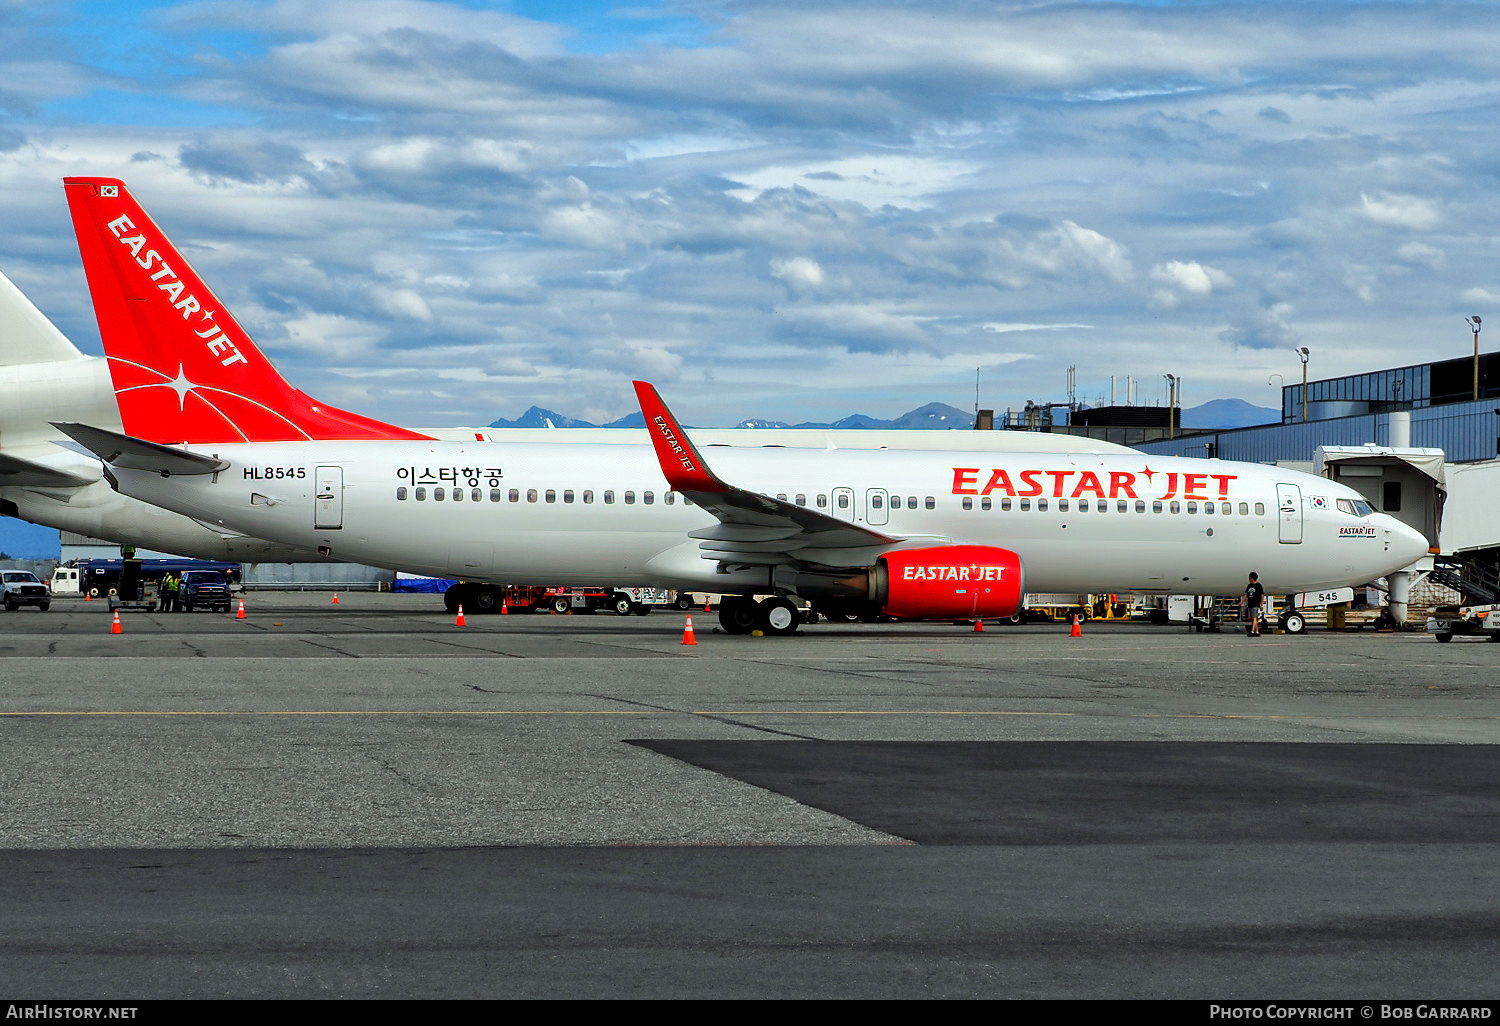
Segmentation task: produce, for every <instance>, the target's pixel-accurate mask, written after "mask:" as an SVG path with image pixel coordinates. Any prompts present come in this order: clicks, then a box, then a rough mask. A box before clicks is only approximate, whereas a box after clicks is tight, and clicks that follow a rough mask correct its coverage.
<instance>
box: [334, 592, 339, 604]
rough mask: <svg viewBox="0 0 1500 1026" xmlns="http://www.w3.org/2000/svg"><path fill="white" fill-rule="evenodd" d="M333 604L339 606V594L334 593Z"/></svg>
mask: <svg viewBox="0 0 1500 1026" xmlns="http://www.w3.org/2000/svg"><path fill="white" fill-rule="evenodd" d="M333 604H334V605H338V604H339V593H338V592H334V593H333Z"/></svg>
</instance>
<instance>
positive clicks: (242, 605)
mask: <svg viewBox="0 0 1500 1026" xmlns="http://www.w3.org/2000/svg"><path fill="white" fill-rule="evenodd" d="M234 618H235V619H236V620H243V619H244V618H245V600H244V599H240V611H239V612H238V613H235V614H234Z"/></svg>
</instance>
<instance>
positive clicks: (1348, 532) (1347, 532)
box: [1339, 524, 1375, 538]
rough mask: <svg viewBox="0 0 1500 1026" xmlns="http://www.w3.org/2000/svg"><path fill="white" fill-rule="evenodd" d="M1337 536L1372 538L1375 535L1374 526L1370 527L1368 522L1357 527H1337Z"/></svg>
mask: <svg viewBox="0 0 1500 1026" xmlns="http://www.w3.org/2000/svg"><path fill="white" fill-rule="evenodd" d="M1339 537H1340V538H1373V537H1375V528H1373V527H1371V526H1370V525H1369V524H1360V525H1359V526H1358V527H1341V528H1339Z"/></svg>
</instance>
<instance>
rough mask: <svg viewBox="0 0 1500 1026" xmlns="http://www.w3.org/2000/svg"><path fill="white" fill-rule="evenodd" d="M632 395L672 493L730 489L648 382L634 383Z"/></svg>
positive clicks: (709, 492) (709, 491)
mask: <svg viewBox="0 0 1500 1026" xmlns="http://www.w3.org/2000/svg"><path fill="white" fill-rule="evenodd" d="M631 384H633V385H634V386H635V395H636V398H637V399H638V400H640V404H641V415H642V416H644V417H645V418H646V431H647V433H648V434H650V436H651V445H652V447H653V448H655V450H656V459H657V461H658V462H659V463H661V472H662V474H663V476H665V477H666V479H667V484H669V485H671V486H672V489H673V491H678V492H688V493H691V492H700V493H705V494H711V493H715V492H727V491H729V486H728V485H726V484H725V483H724V482H723V481H721V480H719V478H718V476H717V475H715V474H714V472H713V471H712V470H709V469H708V464H706V463H705V462H703V456H702V455H701V454H700V453H699V452H698V447H697V446H695V445H694V444H693V441H692V439H690V438H689V437H688V436H687V432H686V431H684V430H682V425H681V424H679V423H677V418H676V417H674V416H672V411H671V410H669V409H667V404H666V403H664V402H662V399H661V396H659V395H657V394H656V388H655V387H654V386H653V385H652V384H651V383H650V382H648V381H633V382H631Z"/></svg>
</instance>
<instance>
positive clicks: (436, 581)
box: [391, 574, 458, 595]
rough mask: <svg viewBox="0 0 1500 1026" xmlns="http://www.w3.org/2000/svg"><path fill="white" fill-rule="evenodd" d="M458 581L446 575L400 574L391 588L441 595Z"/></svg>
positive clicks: (393, 589)
mask: <svg viewBox="0 0 1500 1026" xmlns="http://www.w3.org/2000/svg"><path fill="white" fill-rule="evenodd" d="M457 583H458V582H457V581H450V580H448V579H447V578H446V577H402V576H400V575H399V574H398V575H397V576H396V579H395V581H393V582H392V583H391V590H392V591H410V592H422V593H425V594H428V595H441V594H442V593H443V592H445V591H447V590H448V589H449V588H451V587H453V586H454V585H455V584H457Z"/></svg>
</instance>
